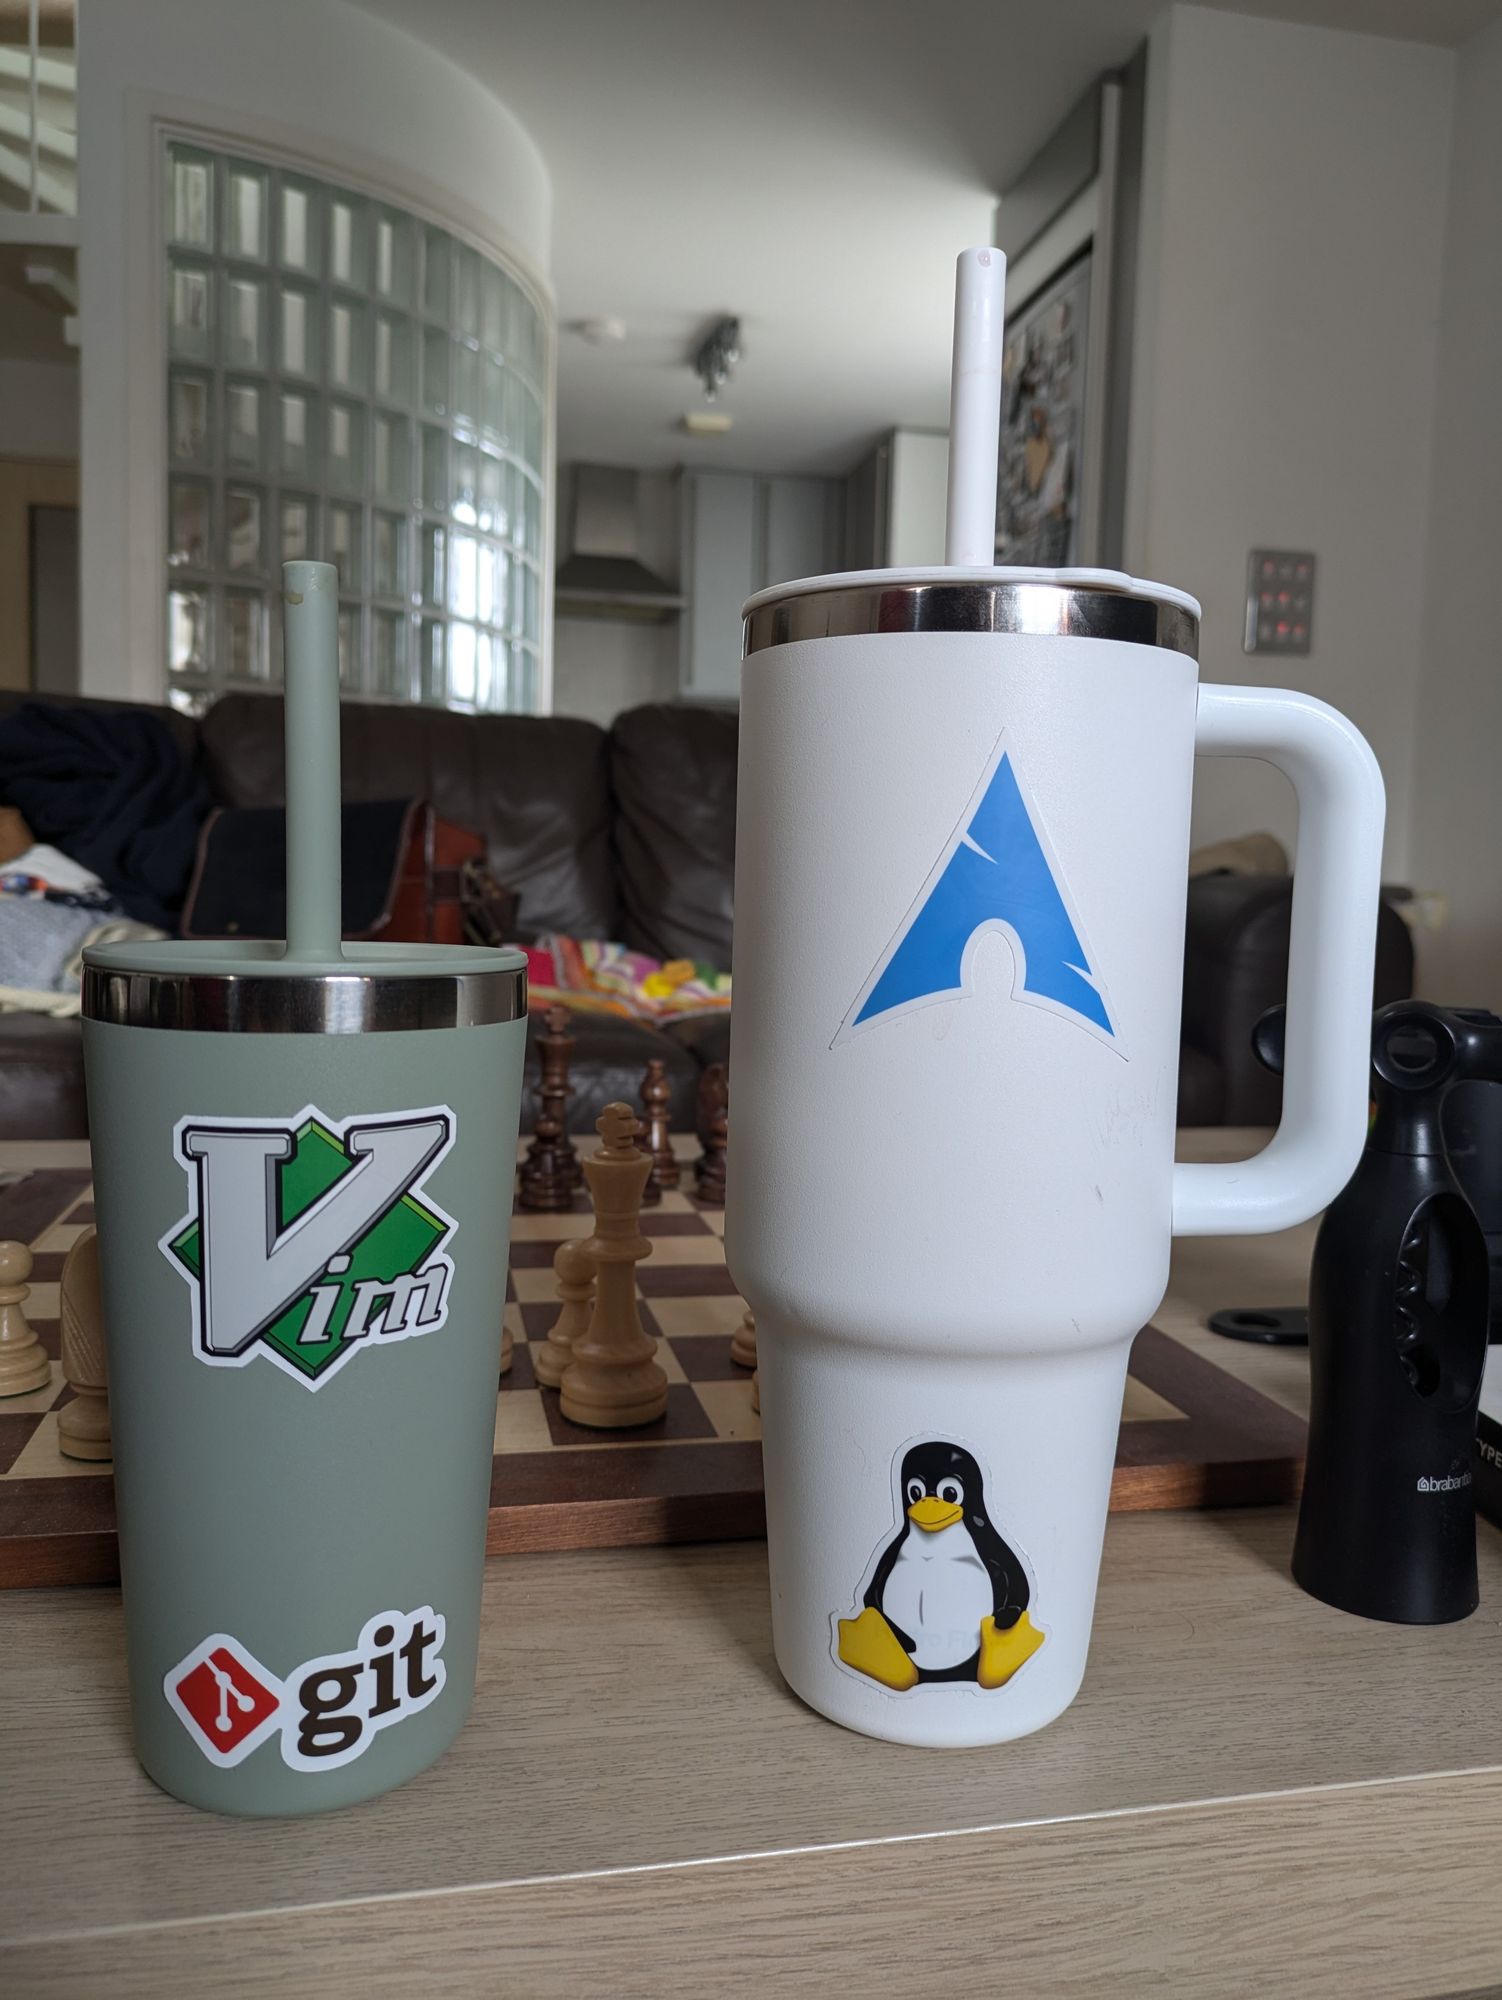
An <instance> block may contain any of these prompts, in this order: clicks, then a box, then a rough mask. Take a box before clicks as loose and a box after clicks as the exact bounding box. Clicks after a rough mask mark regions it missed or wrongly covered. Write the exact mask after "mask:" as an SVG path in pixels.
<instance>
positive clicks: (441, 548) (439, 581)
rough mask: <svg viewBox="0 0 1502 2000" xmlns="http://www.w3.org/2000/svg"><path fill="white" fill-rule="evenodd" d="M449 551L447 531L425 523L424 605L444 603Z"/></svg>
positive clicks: (423, 534)
mask: <svg viewBox="0 0 1502 2000" xmlns="http://www.w3.org/2000/svg"><path fill="white" fill-rule="evenodd" d="M446 549H447V535H446V533H445V531H444V530H443V529H442V528H440V527H438V526H436V525H435V524H434V523H433V522H431V521H426V522H424V523H423V529H422V601H423V603H424V604H442V603H443V601H444V583H443V579H444V571H445V563H444V556H445V552H446Z"/></svg>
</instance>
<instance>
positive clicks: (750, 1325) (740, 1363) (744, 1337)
mask: <svg viewBox="0 0 1502 2000" xmlns="http://www.w3.org/2000/svg"><path fill="white" fill-rule="evenodd" d="M730 1358H731V1360H732V1361H733V1362H734V1363H735V1365H736V1367H737V1368H754V1367H755V1366H756V1314H755V1313H754V1312H752V1310H751V1308H750V1306H747V1308H746V1316H745V1318H744V1319H743V1320H742V1321H741V1323H740V1325H739V1326H738V1327H737V1328H736V1329H735V1332H734V1333H733V1334H731V1336H730Z"/></svg>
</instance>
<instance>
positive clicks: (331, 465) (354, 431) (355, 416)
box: [328, 402, 365, 493]
mask: <svg viewBox="0 0 1502 2000" xmlns="http://www.w3.org/2000/svg"><path fill="white" fill-rule="evenodd" d="M328 480H329V484H330V486H337V487H338V488H339V489H340V490H341V492H345V493H358V492H359V491H360V490H361V489H362V488H363V486H364V484H365V412H364V410H362V409H361V408H360V406H359V405H358V404H357V403H335V402H330V404H329V430H328Z"/></svg>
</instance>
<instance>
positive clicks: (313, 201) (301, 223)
mask: <svg viewBox="0 0 1502 2000" xmlns="http://www.w3.org/2000/svg"><path fill="white" fill-rule="evenodd" d="M320 220H321V216H320V203H319V194H318V190H317V188H316V187H315V186H313V185H312V184H311V183H310V182H307V181H299V180H294V179H293V178H292V177H291V175H289V174H283V176H282V196H281V209H280V216H279V222H280V227H279V229H278V232H277V236H278V255H279V256H280V258H281V261H282V263H283V264H284V265H286V267H287V269H288V270H290V271H316V270H317V269H318V268H319V264H320V261H321V260H320V258H319V254H318V249H319V245H318V234H319V222H320Z"/></svg>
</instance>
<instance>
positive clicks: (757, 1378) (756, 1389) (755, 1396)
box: [751, 1368, 761, 1416]
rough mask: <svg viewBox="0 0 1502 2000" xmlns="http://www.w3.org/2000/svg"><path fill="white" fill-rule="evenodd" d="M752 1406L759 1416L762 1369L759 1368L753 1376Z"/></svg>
mask: <svg viewBox="0 0 1502 2000" xmlns="http://www.w3.org/2000/svg"><path fill="white" fill-rule="evenodd" d="M751 1407H752V1409H753V1410H755V1412H756V1414H757V1415H758V1416H760V1415H761V1370H760V1369H759V1368H758V1369H757V1371H756V1373H755V1374H754V1375H753V1376H752V1377H751Z"/></svg>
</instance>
